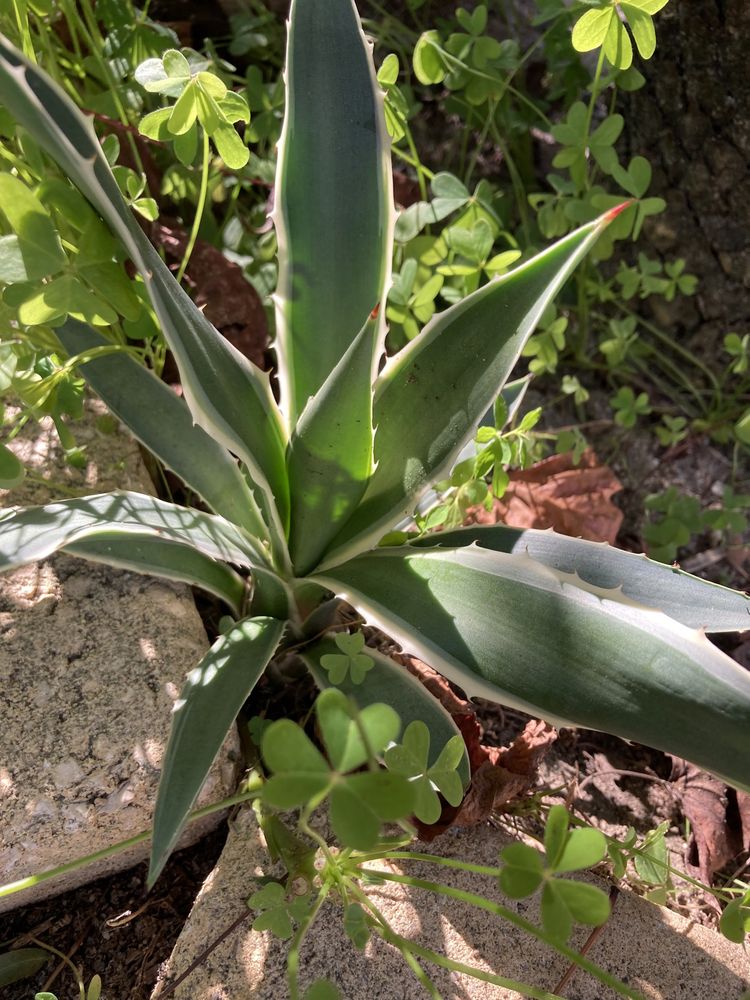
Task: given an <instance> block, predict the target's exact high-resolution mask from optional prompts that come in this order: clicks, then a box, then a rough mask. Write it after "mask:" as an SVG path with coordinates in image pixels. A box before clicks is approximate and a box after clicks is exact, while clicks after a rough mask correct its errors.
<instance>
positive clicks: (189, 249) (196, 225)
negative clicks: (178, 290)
mask: <svg viewBox="0 0 750 1000" xmlns="http://www.w3.org/2000/svg"><path fill="white" fill-rule="evenodd" d="M210 162H211V157H210V149H209V145H208V132H206V130H205V129H203V162H202V166H201V187H200V192H199V193H198V204H197V205H196V208H195V218H194V219H193V228H192V229H191V230H190V239H189V240H188V244H187V246H186V247H185V253H184V255H183V257H182V263H181V264H180V269H179V271H178V272H177V280H178V281H182V279H183V277H184V276H185V271H186V269H187V266H188V264H189V263H190V257H191V256H192V253H193V250H194V249H195V242H196V240H197V239H198V230H199V229H200V225H201V222H202V221H203V212H204V210H205V207H206V197H207V195H208V168H209V165H210Z"/></svg>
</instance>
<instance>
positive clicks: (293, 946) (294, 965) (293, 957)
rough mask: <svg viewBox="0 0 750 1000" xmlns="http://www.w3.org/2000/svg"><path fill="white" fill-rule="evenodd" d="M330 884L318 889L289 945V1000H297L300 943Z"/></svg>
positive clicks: (327, 883)
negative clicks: (316, 895) (315, 897)
mask: <svg viewBox="0 0 750 1000" xmlns="http://www.w3.org/2000/svg"><path fill="white" fill-rule="evenodd" d="M331 888H332V884H331V882H330V881H326V882H324V883H323V885H322V886H321V888H320V892H319V893H318V898H317V899H316V900H315V902H314V903H313V905H312V907H311V908H310V910H309V912H308V913H307V914H306V915H305V917H304V919H303V920H302V921H300V924H299V927H298V928H297V931H296V933H295V935H294V937H293V938H292V940H291V941H290V943H289V954H288V955H287V961H286V970H287V981H288V983H289V998H290V1000H299V953H300V949H301V947H302V942H303V941H304V940H305V935H306V934H307V933H308V931H309V930H310V928H311V927H312V925H313V923H314V922H315V918H316V917H317V915H318V913H319V912H320V908H321V906H322V905H323V903H324V902H325V901H326V898H327V896H328V894H329V892H330V891H331Z"/></svg>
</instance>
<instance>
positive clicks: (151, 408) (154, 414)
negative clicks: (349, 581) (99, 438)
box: [55, 319, 268, 539]
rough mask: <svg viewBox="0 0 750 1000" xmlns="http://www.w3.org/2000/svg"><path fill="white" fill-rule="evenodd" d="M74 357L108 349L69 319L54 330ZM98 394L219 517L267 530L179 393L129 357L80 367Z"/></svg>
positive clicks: (237, 475)
mask: <svg viewBox="0 0 750 1000" xmlns="http://www.w3.org/2000/svg"><path fill="white" fill-rule="evenodd" d="M55 333H56V334H57V337H58V338H59V340H60V342H61V343H62V345H63V347H64V348H65V350H66V351H67V352H68V354H70V355H78V354H81V353H83V352H84V351H90V350H91V349H92V348H95V347H103V346H105V345H107V344H109V341H108V340H106V339H105V338H104V337H103V336H102V335H101V334H100V333H97V332H96V331H95V330H92V329H91V327H89V326H86V325H85V324H84V323H79V322H78V321H77V320H73V319H69V320H67V321H66V322H65V323H63V325H62V326H60V327H57V329H56V330H55ZM81 374H82V375H84V376H85V377H86V381H87V382H88V383H89V385H90V386H91V388H92V389H93V390H94V392H96V393H97V395H98V396H99V397H100V398H101V399H102V400H103V401H104V402H105V403H106V404H107V407H108V408H109V410H110V411H111V412H112V413H114V415H115V416H116V417H118V418H119V419H120V420H122V422H123V423H124V424H125V425H126V427H127V428H128V430H130V432H131V433H132V434H133V436H134V437H136V438H137V439H138V440H139V441H140V442H141V444H142V445H144V446H145V447H146V448H148V450H149V451H150V452H151V453H152V454H153V455H155V456H156V458H158V459H159V461H160V462H162V463H163V464H164V465H165V466H166V467H167V468H168V469H171V470H172V472H174V473H176V474H177V475H178V476H179V477H180V479H182V481H183V482H184V483H185V484H186V485H187V486H189V487H190V489H191V490H194V491H195V492H196V493H197V494H198V496H199V497H201V498H202V499H203V500H204V501H205V502H206V503H207V504H208V505H209V507H211V509H212V510H214V511H215V512H216V513H217V514H221V515H222V517H226V518H227V519H228V520H230V521H232V522H233V523H234V524H239V525H241V526H242V527H244V528H246V529H247V530H248V531H249V532H250V533H251V534H253V535H255V536H256V537H257V538H261V539H262V538H266V537H267V536H268V529H267V528H266V526H265V525H264V523H263V520H262V518H261V515H260V511H259V510H258V505H257V504H256V502H255V499H254V497H253V494H252V493H251V491H250V489H249V487H248V485H247V481H246V480H245V477H244V476H243V475H242V472H241V471H240V469H239V467H238V465H237V462H236V461H235V460H234V458H233V457H232V455H231V454H230V453H229V452H228V451H227V450H226V448H224V447H223V445H221V444H220V443H219V442H218V441H215V440H214V439H213V438H212V437H210V435H209V434H207V433H206V431H204V430H203V428H202V427H199V426H198V425H197V424H196V423H194V421H193V416H192V414H191V412H190V410H189V409H188V407H187V406H186V405H185V402H184V400H182V399H180V398H179V396H177V395H176V393H175V392H174V391H173V390H172V389H170V388H169V386H167V385H165V384H164V382H162V381H161V379H159V378H157V377H156V375H154V374H153V372H150V371H149V370H148V369H147V368H145V367H144V366H143V365H141V364H139V363H138V362H137V361H136V360H135V359H134V358H132V357H130V356H129V355H127V354H125V353H118V354H116V355H109V356H106V357H100V358H98V359H95V360H93V361H89V362H87V363H86V364H85V365H84V366H82V367H81Z"/></svg>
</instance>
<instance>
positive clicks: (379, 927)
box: [350, 883, 443, 1000]
mask: <svg viewBox="0 0 750 1000" xmlns="http://www.w3.org/2000/svg"><path fill="white" fill-rule="evenodd" d="M350 892H351V894H352V895H353V896H355V897H356V898H357V899H358V900H359V902H360V903H361V905H362V906H363V907H364V908H365V909H367V910H369V911H370V913H372V915H373V917H374V918H375V923H374V924H373V925H372V929H373V930H374V931H376V933H381V934H382V931H383V930H387V931H389V932H391V933H393V929H392V928H391V926H390V924H389V923H388V921H387V920H386V918H385V917H384V916H383V914H382V913H381V912H380V910H379V909H378V907H377V906H376V905H375V904H374V903H373V901H372V900H371V899H370V897H369V896H368V895H367V893H366V892H364V891H363V890H362V889H361V888H360V886H358V885H356V884H354V883H352V884H351V886H350ZM395 946H396V947H397V948H398V950H399V952H400V953H401V957H402V958H403V960H404V961H405V962H406V964H407V965H408V966H409V968H410V969H411V971H412V972H413V973H414V976H415V978H416V979H417V981H418V982H419V984H420V985H421V986H422V987H423V988H424V989H425V990H426V991H427V993H428V994H429V995H430V996H431V997H432V1000H443V998H442V996H441V994H440V992H439V990H438V988H437V987H436V986H435V984H434V983H433V982H432V980H431V979H430V977H429V976H428V975H427V973H426V972H425V971H424V969H423V968H422V966H421V965H420V964H419V962H418V961H417V960H416V958H415V957H414V953H413V952H412V949H411V941H407V940H406V939H405V938H401V943H398V944H396V945H395Z"/></svg>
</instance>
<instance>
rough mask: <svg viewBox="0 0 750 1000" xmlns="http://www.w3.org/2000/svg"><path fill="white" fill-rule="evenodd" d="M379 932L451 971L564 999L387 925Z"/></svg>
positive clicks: (537, 998) (537, 997)
mask: <svg viewBox="0 0 750 1000" xmlns="http://www.w3.org/2000/svg"><path fill="white" fill-rule="evenodd" d="M378 933H379V934H380V935H381V937H382V938H383V940H384V941H387V942H388V943H389V944H392V945H395V947H396V948H398V949H399V950H401V948H402V947H403V946H406V947H408V948H409V949H410V951H411V952H412V953H413V954H415V955H419V957H420V958H424V959H425V960H426V961H428V962H433V963H434V964H435V965H439V966H441V968H443V969H449V970H450V971H451V972H459V973H462V974H463V975H465V976H471V977H472V979H479V980H481V981H482V982H484V983H491V984H492V985H493V986H502V987H504V988H505V989H507V990H513V991H514V992H515V993H520V994H521V996H524V997H531V998H532V1000H563V998H562V997H560V996H559V995H558V994H557V993H549V992H547V990H542V989H537V988H536V987H534V986H529V985H528V984H527V983H521V982H518V981H517V980H515V979H506V978H505V976H496V975H495V974H494V973H492V972H484V971H483V970H482V969H475V968H474V967H473V966H471V965H465V964H464V963H463V962H457V961H455V959H451V958H446V956H445V955H441V954H440V953H439V952H436V951H432V949H431V948H425V947H423V946H422V945H419V944H415V943H414V942H413V941H407V940H406V939H404V938H402V937H401V936H400V935H399V934H396V933H394V932H393V931H392V930H390V929H389V928H387V927H383V928H378Z"/></svg>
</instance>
